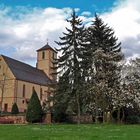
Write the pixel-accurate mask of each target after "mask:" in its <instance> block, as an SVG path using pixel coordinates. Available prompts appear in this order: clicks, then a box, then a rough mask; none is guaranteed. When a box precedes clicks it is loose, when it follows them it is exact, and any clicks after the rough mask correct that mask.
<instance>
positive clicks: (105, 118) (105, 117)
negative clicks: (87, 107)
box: [103, 111, 107, 123]
mask: <svg viewBox="0 0 140 140" xmlns="http://www.w3.org/2000/svg"><path fill="white" fill-rule="evenodd" d="M106 120H107V113H106V111H103V123H106Z"/></svg>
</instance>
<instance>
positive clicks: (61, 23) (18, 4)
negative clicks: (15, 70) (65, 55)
mask: <svg viewBox="0 0 140 140" xmlns="http://www.w3.org/2000/svg"><path fill="white" fill-rule="evenodd" d="M73 8H74V9H76V11H77V14H78V15H79V16H80V18H81V19H83V21H84V22H91V21H92V20H93V19H94V14H95V12H96V13H98V14H99V16H100V17H101V18H102V19H103V20H104V22H105V23H107V24H108V25H109V26H110V27H112V28H113V30H114V31H115V35H116V36H117V37H118V39H119V41H120V42H121V43H122V45H121V46H122V51H123V53H124V55H125V57H126V59H131V58H135V57H140V0H80V1H78V0H77V1H76V0H0V54H3V55H7V56H9V57H12V58H14V59H18V60H20V61H23V62H26V63H28V64H31V65H33V66H35V63H36V56H37V55H36V50H37V49H39V48H41V47H42V46H43V45H45V44H46V42H47V40H48V42H49V44H50V45H51V46H52V47H58V46H57V45H56V44H55V42H54V41H59V37H60V36H62V32H65V27H69V24H68V23H67V22H66V19H67V18H68V17H69V15H70V13H71V10H72V9H73Z"/></svg>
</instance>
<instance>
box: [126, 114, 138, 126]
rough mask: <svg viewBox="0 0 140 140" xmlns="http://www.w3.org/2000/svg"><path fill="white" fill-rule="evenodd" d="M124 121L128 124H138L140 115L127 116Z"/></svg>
mask: <svg viewBox="0 0 140 140" xmlns="http://www.w3.org/2000/svg"><path fill="white" fill-rule="evenodd" d="M126 123H129V124H139V123H140V117H139V116H135V115H134V116H128V117H127V118H126Z"/></svg>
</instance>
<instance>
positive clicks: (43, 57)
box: [42, 51, 45, 59]
mask: <svg viewBox="0 0 140 140" xmlns="http://www.w3.org/2000/svg"><path fill="white" fill-rule="evenodd" d="M42 59H45V52H44V51H43V52H42Z"/></svg>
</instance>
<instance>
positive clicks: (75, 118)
mask: <svg viewBox="0 0 140 140" xmlns="http://www.w3.org/2000/svg"><path fill="white" fill-rule="evenodd" d="M69 120H70V122H72V123H77V122H78V116H70V117H69ZM80 122H81V123H93V119H92V115H81V117H80Z"/></svg>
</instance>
